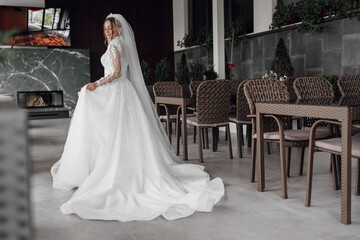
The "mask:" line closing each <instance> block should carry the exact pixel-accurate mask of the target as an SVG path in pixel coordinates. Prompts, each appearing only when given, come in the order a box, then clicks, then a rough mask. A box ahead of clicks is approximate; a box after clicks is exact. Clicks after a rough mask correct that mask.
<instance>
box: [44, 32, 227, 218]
mask: <svg viewBox="0 0 360 240" xmlns="http://www.w3.org/2000/svg"><path fill="white" fill-rule="evenodd" d="M114 61H117V62H118V63H119V66H117V63H116V62H114ZM101 62H102V64H103V65H104V68H105V76H108V77H107V79H106V81H105V82H104V83H107V84H104V85H102V86H100V87H98V88H97V89H96V90H95V91H89V90H87V89H86V86H84V87H83V88H82V89H81V91H80V93H79V100H78V102H77V105H76V110H75V112H74V115H73V117H72V120H71V123H70V128H69V132H68V136H67V140H66V143H65V147H64V151H63V154H62V156H61V158H60V160H59V161H58V162H56V163H55V164H54V165H53V167H52V169H51V173H52V176H53V187H54V188H59V189H66V190H70V189H73V188H78V189H77V190H76V191H75V193H74V194H73V196H72V197H71V198H70V200H68V201H67V202H66V203H64V204H63V205H62V206H61V211H62V213H64V214H72V213H75V214H77V215H78V216H80V217H81V218H84V219H101V220H118V221H123V222H126V221H133V220H151V219H154V218H156V217H157V216H160V215H162V216H163V217H164V218H166V219H169V220H173V219H177V218H182V217H187V216H189V215H191V214H193V213H194V212H195V211H203V212H210V211H211V210H212V208H213V206H214V204H216V203H217V202H218V201H219V200H220V199H221V198H222V196H223V195H224V185H223V182H222V180H221V179H220V178H215V179H213V180H212V181H210V178H209V175H208V174H207V173H206V172H204V167H203V166H201V165H196V164H179V163H177V162H175V161H174V159H175V156H174V155H172V154H171V153H169V151H167V150H166V149H165V148H166V147H167V146H164V145H163V144H159V143H160V141H159V139H158V137H157V136H156V135H155V134H153V131H154V130H153V128H152V127H151V125H150V124H149V122H148V121H147V116H146V114H145V111H144V108H143V106H142V104H141V102H140V100H139V97H138V95H137V92H136V91H135V89H134V87H133V86H132V84H131V82H130V81H129V80H128V78H127V77H126V76H127V69H128V68H127V61H126V52H125V51H124V49H123V46H122V43H121V40H120V38H119V37H116V38H114V39H113V40H112V41H111V42H110V43H109V45H108V49H107V51H106V52H105V54H104V55H103V56H102V58H101ZM119 68H120V71H118V70H119ZM117 73H120V76H117V75H116V74H117ZM104 79H105V78H104ZM104 79H102V80H104ZM109 79H111V80H113V81H111V82H110V81H108V80H109ZM100 83H101V81H100Z"/></svg>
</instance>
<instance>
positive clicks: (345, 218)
mask: <svg viewBox="0 0 360 240" xmlns="http://www.w3.org/2000/svg"><path fill="white" fill-rule="evenodd" d="M341 132H342V138H341V149H342V153H341V223H343V224H351V120H350V119H349V116H348V114H347V116H346V117H345V119H344V120H343V121H342V123H341Z"/></svg>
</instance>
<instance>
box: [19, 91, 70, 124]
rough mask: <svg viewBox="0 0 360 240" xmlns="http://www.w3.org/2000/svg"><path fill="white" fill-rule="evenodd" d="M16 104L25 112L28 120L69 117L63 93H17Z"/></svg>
mask: <svg viewBox="0 0 360 240" xmlns="http://www.w3.org/2000/svg"><path fill="white" fill-rule="evenodd" d="M17 102H18V106H19V107H20V108H25V109H26V110H27V112H28V117H29V119H45V118H67V117H69V109H67V108H65V107H64V97H63V91H19V92H17Z"/></svg>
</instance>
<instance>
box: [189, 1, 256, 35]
mask: <svg viewBox="0 0 360 240" xmlns="http://www.w3.org/2000/svg"><path fill="white" fill-rule="evenodd" d="M253 2H254V0H224V21H225V28H227V27H229V26H231V23H232V22H234V21H235V20H236V19H238V18H241V19H242V20H243V22H244V27H245V30H246V32H247V33H251V32H253V31H254V23H253V18H254V12H253V4H254V3H253ZM188 7H189V12H188V15H189V32H192V31H195V32H196V31H199V30H201V29H206V30H211V29H212V0H188Z"/></svg>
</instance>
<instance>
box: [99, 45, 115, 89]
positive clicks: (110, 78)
mask: <svg viewBox="0 0 360 240" xmlns="http://www.w3.org/2000/svg"><path fill="white" fill-rule="evenodd" d="M109 48H110V59H111V63H112V65H113V67H114V70H115V71H114V72H113V73H111V74H109V75H107V76H105V77H102V78H100V79H99V80H98V81H96V82H97V85H98V86H102V85H105V84H108V83H112V82H113V81H114V80H115V79H117V78H119V77H120V74H121V64H120V52H119V49H117V47H116V46H115V45H114V44H111V45H110V46H109Z"/></svg>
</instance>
